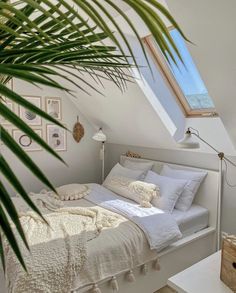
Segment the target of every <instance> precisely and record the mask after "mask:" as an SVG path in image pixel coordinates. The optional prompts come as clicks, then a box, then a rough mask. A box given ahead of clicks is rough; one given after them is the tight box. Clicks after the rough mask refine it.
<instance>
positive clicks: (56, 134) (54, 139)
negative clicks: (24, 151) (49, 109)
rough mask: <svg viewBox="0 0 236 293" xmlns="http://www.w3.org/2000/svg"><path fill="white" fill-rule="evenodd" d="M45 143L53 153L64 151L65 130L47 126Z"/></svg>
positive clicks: (65, 145) (65, 146) (52, 125)
mask: <svg viewBox="0 0 236 293" xmlns="http://www.w3.org/2000/svg"><path fill="white" fill-rule="evenodd" d="M47 143H48V145H49V146H50V147H51V148H52V149H54V150H55V151H66V148H67V141H66V130H65V129H63V128H61V127H59V126H57V125H54V124H47Z"/></svg>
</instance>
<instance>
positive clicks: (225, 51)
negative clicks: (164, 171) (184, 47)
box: [167, 0, 236, 146]
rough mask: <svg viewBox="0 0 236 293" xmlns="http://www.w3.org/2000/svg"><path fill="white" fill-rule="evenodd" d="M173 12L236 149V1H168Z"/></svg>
mask: <svg viewBox="0 0 236 293" xmlns="http://www.w3.org/2000/svg"><path fill="white" fill-rule="evenodd" d="M167 4H168V7H169V9H170V12H171V13H172V15H173V16H174V17H175V19H176V20H177V21H178V22H179V24H180V26H181V27H182V28H183V30H184V32H185V33H186V35H187V36H188V37H189V38H190V39H191V41H192V42H194V43H195V46H194V45H189V50H190V51H191V54H192V56H193V59H194V61H195V62H196V65H197V67H198V69H199V71H200V73H201V76H202V78H203V80H204V82H205V85H206V87H207V89H208V91H209V93H210V95H211V97H212V99H213V101H214V104H215V106H216V110H217V112H218V113H219V115H220V118H221V119H222V122H223V124H224V126H225V128H226V131H227V132H228V134H229V136H230V138H231V140H232V142H233V144H234V146H235V145H236V127H235V125H236V115H235V108H236V100H235V92H236V79H235V73H236V59H235V52H236V34H235V27H236V18H235V11H236V1H235V0H227V1H222V0H207V1H206V0H197V1H196V0H178V1H176V0H167Z"/></svg>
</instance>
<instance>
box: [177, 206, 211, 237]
mask: <svg viewBox="0 0 236 293" xmlns="http://www.w3.org/2000/svg"><path fill="white" fill-rule="evenodd" d="M172 216H173V217H174V219H175V220H176V222H177V224H178V226H179V229H180V231H181V233H182V234H183V237H186V236H189V235H191V234H193V233H196V232H198V231H201V230H202V229H204V228H207V227H208V222H209V211H208V209H206V208H204V207H202V206H200V205H197V204H193V205H192V206H191V207H190V209H189V210H187V211H186V212H183V211H180V210H177V209H174V210H173V213H172Z"/></svg>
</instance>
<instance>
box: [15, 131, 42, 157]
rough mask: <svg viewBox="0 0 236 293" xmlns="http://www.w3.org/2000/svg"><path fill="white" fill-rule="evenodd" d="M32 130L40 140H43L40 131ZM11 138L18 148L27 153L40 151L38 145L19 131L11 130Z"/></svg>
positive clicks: (40, 148)
mask: <svg viewBox="0 0 236 293" xmlns="http://www.w3.org/2000/svg"><path fill="white" fill-rule="evenodd" d="M33 130H34V132H36V133H37V134H38V135H39V136H40V137H41V138H43V133H42V129H33ZM12 136H13V138H14V139H15V141H16V142H17V143H18V144H19V146H20V147H21V148H22V149H23V150H25V151H27V152H33V151H41V150H42V147H41V146H40V145H38V144H37V143H36V142H35V141H33V140H32V139H31V138H30V137H29V136H28V135H27V134H25V133H24V132H23V131H21V130H19V129H13V130H12Z"/></svg>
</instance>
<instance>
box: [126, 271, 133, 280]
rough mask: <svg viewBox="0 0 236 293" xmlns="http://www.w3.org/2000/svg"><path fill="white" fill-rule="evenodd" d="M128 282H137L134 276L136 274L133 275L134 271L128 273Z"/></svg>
mask: <svg viewBox="0 0 236 293" xmlns="http://www.w3.org/2000/svg"><path fill="white" fill-rule="evenodd" d="M127 280H128V281H129V282H134V281H135V276H134V273H133V271H132V270H130V271H129V272H128V274H127Z"/></svg>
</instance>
